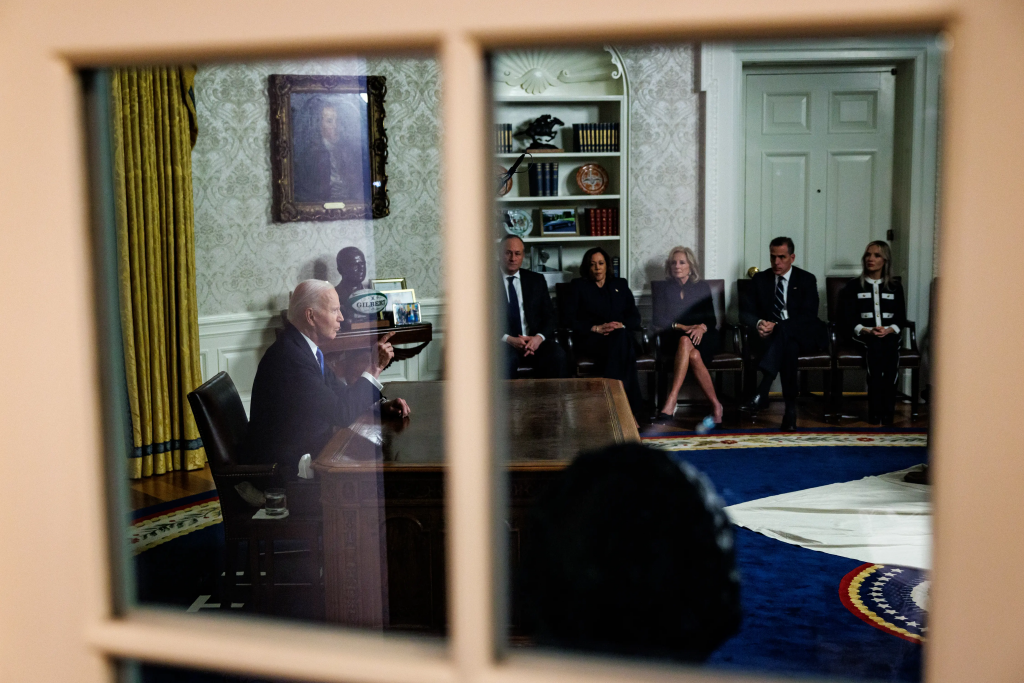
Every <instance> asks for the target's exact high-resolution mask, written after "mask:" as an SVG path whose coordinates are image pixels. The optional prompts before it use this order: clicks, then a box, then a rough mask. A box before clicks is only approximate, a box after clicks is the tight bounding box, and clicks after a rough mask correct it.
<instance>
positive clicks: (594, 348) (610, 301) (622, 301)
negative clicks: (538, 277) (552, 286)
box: [566, 247, 643, 417]
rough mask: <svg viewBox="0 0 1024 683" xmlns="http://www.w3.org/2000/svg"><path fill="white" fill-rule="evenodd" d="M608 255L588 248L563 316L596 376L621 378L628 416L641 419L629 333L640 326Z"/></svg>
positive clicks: (625, 286) (629, 294)
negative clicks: (627, 406)
mask: <svg viewBox="0 0 1024 683" xmlns="http://www.w3.org/2000/svg"><path fill="white" fill-rule="evenodd" d="M610 270H611V259H610V258H609V257H608V252H606V251H605V250H604V249H602V248H601V247H594V248H593V249H588V250H587V253H585V254H584V255H583V261H582V262H581V263H580V275H581V276H582V277H579V278H576V279H575V280H573V281H572V282H571V283H570V287H569V296H568V300H567V301H566V320H567V321H568V322H569V324H570V325H571V326H572V332H573V341H574V343H575V344H576V345H577V346H578V347H579V348H580V350H581V351H582V352H583V353H584V354H586V355H587V356H590V357H592V358H593V359H594V362H595V363H596V366H597V367H596V368H595V369H596V371H597V374H599V375H600V376H601V377H608V378H609V379H617V380H621V381H622V384H623V387H624V388H625V390H626V397H627V398H628V399H629V406H630V408H631V409H632V410H633V415H634V416H637V417H640V416H642V411H643V399H642V397H641V396H640V380H639V378H638V377H637V374H636V349H635V348H634V339H633V332H634V331H635V330H639V329H640V311H639V310H638V309H637V307H636V301H635V300H634V299H633V292H632V291H630V289H629V284H628V283H627V282H626V281H625V280H624V279H623V278H620V277H612V276H611V274H610Z"/></svg>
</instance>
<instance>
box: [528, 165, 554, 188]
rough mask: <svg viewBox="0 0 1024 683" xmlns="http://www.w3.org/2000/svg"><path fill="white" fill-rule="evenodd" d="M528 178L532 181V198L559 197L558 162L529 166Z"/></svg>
mask: <svg viewBox="0 0 1024 683" xmlns="http://www.w3.org/2000/svg"><path fill="white" fill-rule="evenodd" d="M526 171H527V176H528V177H529V179H530V196H531V197H557V196H558V162H557V161H544V162H541V163H538V164H527V167H526Z"/></svg>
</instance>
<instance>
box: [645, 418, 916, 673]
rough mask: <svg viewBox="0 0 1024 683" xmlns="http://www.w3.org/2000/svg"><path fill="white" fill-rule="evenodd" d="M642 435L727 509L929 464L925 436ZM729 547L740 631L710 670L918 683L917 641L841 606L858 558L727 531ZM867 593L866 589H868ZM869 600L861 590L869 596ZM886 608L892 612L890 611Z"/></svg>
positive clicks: (711, 662)
mask: <svg viewBox="0 0 1024 683" xmlns="http://www.w3.org/2000/svg"><path fill="white" fill-rule="evenodd" d="M645 436H648V437H649V438H644V439H643V442H644V443H645V444H648V445H650V446H652V447H654V448H660V449H662V450H665V451H667V452H669V453H670V454H671V455H672V457H673V458H677V459H680V460H685V461H686V462H688V463H690V464H691V465H693V466H694V467H696V468H697V469H699V470H701V471H702V472H704V474H706V475H707V477H708V478H709V479H710V480H711V481H712V482H713V483H714V485H715V488H716V489H717V492H718V494H719V495H720V496H721V497H722V498H723V500H724V502H725V504H726V505H727V506H728V505H738V504H742V503H747V502H749V501H754V500H757V499H761V498H767V497H770V496H777V495H782V494H787V493H794V492H797V491H803V490H806V489H811V488H814V487H820V486H828V485H831V484H836V483H840V482H850V481H855V480H860V479H862V478H864V477H873V476H881V475H885V474H887V473H892V472H896V471H899V470H905V469H907V468H910V467H914V466H915V465H919V464H921V463H925V462H927V460H928V454H927V436H926V434H925V433H924V432H923V431H920V430H854V429H847V430H842V431H830V430H817V431H802V432H796V433H779V432H777V431H772V430H748V431H735V432H729V433H711V434H708V435H706V436H696V435H694V434H693V433H692V432H677V433H665V432H661V433H658V434H655V433H651V432H649V433H648V434H647V435H645ZM735 539H736V563H737V568H738V570H739V572H740V577H741V579H740V580H741V597H740V599H741V601H742V606H743V623H742V626H741V628H740V632H739V633H738V634H737V635H735V636H734V637H733V638H731V639H729V640H728V641H726V642H725V643H724V644H723V645H722V646H721V647H720V648H719V649H718V650H717V651H716V652H715V653H713V654H712V655H711V657H710V658H709V660H708V665H709V666H711V667H717V668H722V669H728V670H731V671H746V672H765V673H773V674H779V675H807V676H819V677H826V678H827V677H837V678H844V679H847V680H848V679H867V680H883V681H906V682H908V683H916V682H917V681H920V680H921V645H920V641H914V640H913V639H907V638H896V637H893V635H894V634H893V633H892V632H891V631H887V630H884V629H882V628H880V626H879V625H878V624H877V623H874V622H869V621H866V620H865V619H864V617H862V616H860V615H855V614H854V613H853V612H852V611H851V610H850V609H848V608H847V606H846V604H844V602H843V600H842V599H841V598H840V594H839V588H840V585H841V584H842V582H843V581H844V577H847V576H848V575H850V574H851V573H852V572H855V571H863V570H864V569H865V564H864V560H856V559H850V558H846V557H840V556H836V555H832V554H827V553H824V552H818V551H815V550H810V549H808V548H804V547H800V546H798V545H793V544H790V543H784V542H782V541H779V540H777V539H774V538H769V537H768V536H765V535H763V534H759V533H756V532H754V531H751V530H749V529H745V528H742V527H737V528H736V536H735ZM868 566H874V565H868ZM901 569H902V568H901ZM887 571H889V570H887ZM906 572H907V570H906V569H904V573H906ZM882 575H884V572H883V573H882ZM891 581H892V579H891V578H890V580H889V582H891ZM885 583H888V582H885ZM870 586H871V587H872V588H874V587H875V582H872V583H871V584H870ZM886 590H891V589H887V588H886V587H884V586H883V587H882V595H883V597H884V596H885V595H886ZM921 590H924V591H926V590H927V589H921ZM874 593H877V591H873V590H868V595H873V594H874ZM919 593H920V591H919ZM861 602H862V603H863V604H865V605H868V606H870V608H871V610H872V612H873V613H875V614H877V615H880V617H887V618H888V620H889V623H893V624H896V625H897V627H899V628H903V629H904V630H907V631H911V630H912V629H913V628H915V627H910V628H907V627H906V626H904V625H903V621H902V620H899V619H894V615H890V614H887V613H886V611H885V609H881V611H880V612H879V611H878V610H879V609H880V608H881V606H880V605H878V604H877V602H872V601H870V600H869V601H868V602H865V601H864V600H863V599H862V600H861ZM886 603H887V604H888V605H889V608H888V609H894V610H895V608H894V607H892V605H893V604H894V603H892V602H891V601H890V600H888V599H886ZM899 614H900V616H906V617H907V618H908V621H915V622H916V623H923V622H920V621H917V620H915V619H914V617H913V616H911V615H909V614H905V613H903V612H900V613H899Z"/></svg>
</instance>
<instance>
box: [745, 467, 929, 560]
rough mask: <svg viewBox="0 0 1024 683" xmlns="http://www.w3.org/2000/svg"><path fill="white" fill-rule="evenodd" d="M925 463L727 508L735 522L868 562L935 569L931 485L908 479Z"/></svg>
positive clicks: (816, 548)
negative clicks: (910, 481)
mask: <svg viewBox="0 0 1024 683" xmlns="http://www.w3.org/2000/svg"><path fill="white" fill-rule="evenodd" d="M919 469H921V466H920V465H919V466H917V467H911V468H910V469H906V470H902V471H900V472H890V473H888V474H883V475H880V476H876V477H865V478H863V479H860V480H858V481H848V482H845V483H842V484H829V485H828V486H818V487H816V488H813V489H804V490H803V491H794V492H793V493H783V494H781V495H778V496H769V497H768V498H761V499H759V500H751V501H748V502H746V503H740V504H739V505H730V506H729V507H727V508H725V511H726V513H727V514H728V515H729V519H730V520H732V523H733V524H735V525H737V526H741V527H745V528H747V529H750V530H751V531H756V532H757V533H759V534H764V535H765V536H768V537H770V538H774V539H777V540H779V541H784V542H786V543H792V544H794V545H799V546H802V547H804V548H809V549H811V550H818V551H820V552H823V553H829V554H831V555H839V556H840V557H849V558H851V559H854V560H861V561H862V562H871V563H875V564H899V565H904V566H907V567H917V568H920V569H930V568H931V545H932V507H931V503H930V502H929V496H930V488H931V487H930V486H925V485H921V484H909V483H907V482H905V481H903V475H905V474H906V473H907V472H910V471H913V470H919Z"/></svg>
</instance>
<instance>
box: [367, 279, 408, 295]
mask: <svg viewBox="0 0 1024 683" xmlns="http://www.w3.org/2000/svg"><path fill="white" fill-rule="evenodd" d="M370 287H371V288H372V289H373V290H374V291H377V292H393V291H394V290H396V289H408V285H407V284H405V278H404V277H388V278H382V279H378V280H370Z"/></svg>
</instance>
